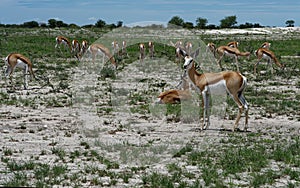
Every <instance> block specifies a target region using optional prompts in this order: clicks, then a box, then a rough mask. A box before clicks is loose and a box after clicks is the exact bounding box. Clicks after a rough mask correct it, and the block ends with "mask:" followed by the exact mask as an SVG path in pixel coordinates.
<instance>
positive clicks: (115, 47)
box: [111, 41, 119, 55]
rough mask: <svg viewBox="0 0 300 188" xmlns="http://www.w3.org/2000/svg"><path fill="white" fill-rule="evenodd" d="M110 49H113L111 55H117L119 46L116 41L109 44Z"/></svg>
mask: <svg viewBox="0 0 300 188" xmlns="http://www.w3.org/2000/svg"><path fill="white" fill-rule="evenodd" d="M111 46H112V49H113V55H114V54H118V53H119V44H118V42H117V41H113V42H112V43H111Z"/></svg>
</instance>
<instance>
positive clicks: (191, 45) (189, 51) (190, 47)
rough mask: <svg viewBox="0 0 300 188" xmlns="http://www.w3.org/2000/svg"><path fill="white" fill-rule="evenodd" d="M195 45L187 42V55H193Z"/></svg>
mask: <svg viewBox="0 0 300 188" xmlns="http://www.w3.org/2000/svg"><path fill="white" fill-rule="evenodd" d="M192 48H193V44H192V43H191V42H187V43H186V45H185V50H186V52H187V54H189V55H191V53H192Z"/></svg>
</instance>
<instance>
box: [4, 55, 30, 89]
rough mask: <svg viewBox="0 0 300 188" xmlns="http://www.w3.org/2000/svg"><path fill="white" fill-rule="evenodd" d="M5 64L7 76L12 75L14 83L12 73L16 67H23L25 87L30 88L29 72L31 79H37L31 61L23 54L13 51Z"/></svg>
mask: <svg viewBox="0 0 300 188" xmlns="http://www.w3.org/2000/svg"><path fill="white" fill-rule="evenodd" d="M5 65H6V66H7V68H6V70H5V76H6V78H8V77H10V80H11V83H12V74H13V72H14V70H15V68H16V67H18V68H21V69H23V72H24V89H27V88H28V81H27V74H28V72H29V73H30V76H31V79H32V78H34V79H35V75H34V73H33V70H32V63H31V61H30V60H29V59H28V58H27V57H25V56H24V55H22V54H18V53H11V54H9V55H8V56H7V57H6V58H5Z"/></svg>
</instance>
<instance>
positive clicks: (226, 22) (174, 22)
mask: <svg viewBox="0 0 300 188" xmlns="http://www.w3.org/2000/svg"><path fill="white" fill-rule="evenodd" d="M237 23H238V22H237V17H236V16H235V15H234V16H227V17H225V18H224V19H221V20H220V25H214V24H208V20H207V19H206V18H202V17H198V18H197V19H196V24H195V25H194V23H192V22H185V21H184V19H182V18H181V17H179V16H174V17H172V18H171V20H170V21H169V22H168V25H167V27H168V28H169V27H170V28H172V27H183V28H186V29H194V28H196V29H222V28H240V29H244V28H260V27H265V26H262V25H260V24H259V23H254V24H253V23H248V22H246V23H244V24H240V25H237ZM285 24H286V27H294V24H295V21H294V20H287V21H286V22H285ZM122 26H123V22H122V21H118V22H117V23H116V24H114V23H112V24H107V23H106V22H105V21H104V20H102V19H99V20H98V21H97V22H96V23H95V24H89V25H84V26H78V25H76V24H74V23H72V24H67V23H64V22H63V21H61V20H56V19H49V20H48V23H38V22H37V21H29V22H24V23H23V24H19V25H18V24H1V23H0V27H23V28H36V27H47V28H56V27H66V28H94V27H96V28H106V29H114V28H118V27H122ZM136 27H141V26H136ZM146 27H153V28H154V27H155V28H162V27H164V26H163V25H156V24H153V25H150V26H146Z"/></svg>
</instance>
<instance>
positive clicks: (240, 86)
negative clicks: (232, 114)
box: [158, 41, 284, 131]
mask: <svg viewBox="0 0 300 188" xmlns="http://www.w3.org/2000/svg"><path fill="white" fill-rule="evenodd" d="M238 44H239V43H238V42H236V41H233V42H229V43H228V44H227V45H224V46H219V47H216V45H215V44H214V43H208V44H207V48H206V53H213V55H214V57H215V58H216V61H217V64H218V66H219V67H220V69H222V70H223V67H222V65H221V60H222V59H223V58H224V57H225V56H229V57H234V59H235V64H236V71H222V72H216V73H203V74H200V73H198V72H197V70H196V68H195V62H194V57H195V56H194V55H193V54H192V52H191V48H192V45H191V43H187V44H186V45H185V46H184V45H183V43H182V42H181V41H178V42H177V43H176V44H174V46H175V48H176V56H177V57H178V58H181V57H183V58H184V60H185V61H184V65H183V67H184V70H185V72H184V74H183V76H182V81H181V84H180V85H179V86H181V88H179V89H171V90H167V91H164V92H162V93H161V94H160V95H159V96H158V102H159V103H164V104H167V103H170V104H173V103H178V102H180V101H181V100H189V99H191V97H192V95H191V93H190V89H191V88H192V89H195V90H196V92H197V93H199V94H201V96H202V108H203V122H202V126H201V130H203V129H206V128H207V127H208V126H209V125H210V106H209V105H210V95H213V94H223V93H227V94H228V95H229V96H230V97H231V98H232V99H233V100H234V101H235V103H236V104H237V106H238V114H237V117H236V120H235V123H234V126H233V128H232V131H235V130H236V129H237V127H238V123H239V121H240V118H241V115H242V113H243V112H245V126H244V130H245V131H246V130H247V127H248V111H249V105H248V103H247V101H246V99H245V97H244V95H243V92H244V90H245V87H246V85H247V78H246V77H245V76H244V75H242V74H241V73H240V70H239V64H238V57H239V56H245V57H248V59H249V57H250V54H251V53H250V52H241V51H240V50H239V49H238ZM270 45H271V44H270V43H269V42H265V43H263V44H262V45H261V46H260V47H259V48H258V49H257V50H255V56H256V57H257V60H258V61H257V63H255V65H254V74H256V67H257V65H258V64H259V63H261V60H262V59H263V58H264V59H266V60H267V62H268V65H269V66H270V67H271V70H272V74H273V67H272V62H274V63H275V64H276V65H277V66H278V67H280V68H284V65H283V64H282V63H280V62H279V61H278V59H277V58H276V56H275V54H274V52H272V51H271V50H270ZM187 80H188V81H187ZM187 82H188V83H190V84H191V86H192V87H191V88H190V87H189V84H187Z"/></svg>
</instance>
